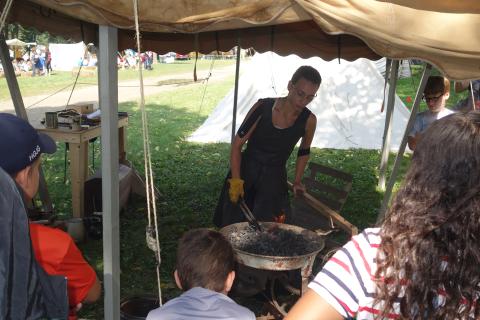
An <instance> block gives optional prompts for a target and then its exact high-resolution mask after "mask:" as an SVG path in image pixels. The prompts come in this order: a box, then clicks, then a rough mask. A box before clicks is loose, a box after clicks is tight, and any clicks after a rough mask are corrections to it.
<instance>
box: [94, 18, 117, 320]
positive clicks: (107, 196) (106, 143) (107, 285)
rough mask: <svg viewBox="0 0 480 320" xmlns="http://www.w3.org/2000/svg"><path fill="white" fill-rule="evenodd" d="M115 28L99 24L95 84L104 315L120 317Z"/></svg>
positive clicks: (113, 318) (111, 319)
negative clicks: (99, 139)
mask: <svg viewBox="0 0 480 320" xmlns="http://www.w3.org/2000/svg"><path fill="white" fill-rule="evenodd" d="M117 44H118V31H117V29H116V28H113V27H107V26H99V47H100V48H99V49H100V55H99V61H98V67H99V68H98V71H99V72H98V84H99V106H100V107H101V110H102V113H101V123H102V126H101V136H102V208H103V277H104V278H103V286H104V290H105V297H104V310H105V311H104V319H106V320H117V319H120V224H119V220H120V219H119V209H120V204H119V182H118V167H119V164H118V161H119V157H118V148H119V146H118V73H117V58H116V54H117Z"/></svg>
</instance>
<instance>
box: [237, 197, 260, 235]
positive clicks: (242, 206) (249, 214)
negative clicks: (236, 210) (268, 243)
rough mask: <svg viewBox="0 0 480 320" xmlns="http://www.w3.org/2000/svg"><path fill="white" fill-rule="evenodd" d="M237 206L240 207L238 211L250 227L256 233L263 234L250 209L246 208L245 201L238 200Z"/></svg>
mask: <svg viewBox="0 0 480 320" xmlns="http://www.w3.org/2000/svg"><path fill="white" fill-rule="evenodd" d="M238 204H239V205H240V210H242V213H243V215H244V216H245V218H247V221H248V222H249V223H250V225H252V226H253V227H254V228H255V229H257V230H258V231H260V232H263V228H262V227H261V226H260V224H259V223H258V221H257V219H256V218H255V216H254V215H253V213H252V211H250V208H248V206H247V204H246V203H245V200H244V199H243V198H240V199H239V201H238Z"/></svg>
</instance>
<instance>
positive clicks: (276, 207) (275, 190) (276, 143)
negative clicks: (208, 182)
mask: <svg viewBox="0 0 480 320" xmlns="http://www.w3.org/2000/svg"><path fill="white" fill-rule="evenodd" d="M321 81H322V79H321V77H320V74H319V73H318V71H317V70H316V69H314V68H312V67H310V66H302V67H300V68H298V69H297V71H295V73H294V74H293V76H292V79H291V80H290V81H289V83H288V95H287V96H286V97H282V98H267V99H260V100H259V101H258V102H257V103H255V105H253V107H252V108H251V110H250V111H249V112H248V114H247V116H246V117H245V120H244V121H243V123H242V125H241V126H240V128H239V130H238V132H237V135H236V136H235V139H234V141H233V143H232V147H231V153H230V172H229V174H228V175H227V178H226V179H225V183H224V186H223V189H222V192H221V195H220V199H219V202H218V205H217V208H216V210H215V216H214V224H215V225H216V226H218V227H223V226H226V225H229V224H232V223H236V222H242V221H245V218H244V216H243V214H242V213H241V211H240V208H239V206H238V204H237V202H238V200H239V199H240V198H244V199H245V202H246V204H247V205H248V206H249V208H250V209H251V210H252V212H253V214H254V215H255V217H256V218H257V219H258V220H260V221H281V220H284V217H285V214H286V213H288V212H289V209H290V204H289V201H288V186H287V170H286V162H287V160H288V158H289V156H290V154H291V153H292V150H293V148H294V147H295V145H296V144H297V142H298V141H299V140H300V139H302V141H301V144H300V148H299V151H298V155H297V162H296V169H295V179H294V193H295V194H296V193H298V192H303V191H305V187H304V186H303V185H302V183H301V179H302V176H303V173H304V170H305V167H306V165H307V162H308V159H309V154H310V145H311V143H312V139H313V135H314V133H315V128H316V124H317V119H316V117H315V115H314V114H313V113H312V112H311V111H310V110H309V109H308V108H306V106H307V105H308V104H309V103H310V102H311V101H312V100H313V99H314V98H315V96H316V94H317V90H318V88H319V87H320V83H321ZM247 141H248V143H247V147H246V149H245V151H243V152H242V147H243V145H244V144H245V143H246V142H247ZM282 217H283V218H282Z"/></svg>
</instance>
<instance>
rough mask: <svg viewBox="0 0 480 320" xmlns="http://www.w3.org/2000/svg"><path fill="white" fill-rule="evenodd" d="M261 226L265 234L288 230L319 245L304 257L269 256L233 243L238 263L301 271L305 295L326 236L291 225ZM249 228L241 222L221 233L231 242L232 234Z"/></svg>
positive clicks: (222, 230) (273, 224)
mask: <svg viewBox="0 0 480 320" xmlns="http://www.w3.org/2000/svg"><path fill="white" fill-rule="evenodd" d="M260 225H261V226H262V227H263V230H264V232H269V230H272V229H277V228H278V229H281V230H287V231H288V232H292V233H293V234H295V235H301V236H302V237H303V238H304V239H305V241H306V242H307V241H308V242H311V243H315V244H317V245H315V246H314V247H315V248H314V250H311V252H309V253H307V254H304V255H297V256H267V255H259V254H254V253H250V252H245V251H242V250H240V249H238V248H236V247H235V244H234V243H232V245H233V248H234V250H235V252H236V258H237V261H238V262H239V263H241V264H243V265H246V266H248V267H252V268H256V269H263V270H273V271H282V270H295V269H300V270H301V276H302V289H301V294H303V293H305V291H306V289H307V285H308V281H309V277H310V275H311V273H312V267H313V262H314V260H315V257H316V256H317V254H318V253H319V252H320V251H321V250H322V249H323V248H324V246H325V240H324V236H322V235H319V234H317V233H315V232H313V231H311V230H307V229H304V228H301V227H298V226H293V225H289V224H282V223H276V222H260ZM247 228H248V230H249V229H250V228H251V227H250V225H249V223H248V222H240V223H235V224H231V225H229V226H226V227H224V228H222V229H221V230H220V232H221V233H222V234H223V235H224V236H225V237H226V238H227V239H229V240H230V239H231V235H232V234H234V233H237V232H242V231H244V230H247Z"/></svg>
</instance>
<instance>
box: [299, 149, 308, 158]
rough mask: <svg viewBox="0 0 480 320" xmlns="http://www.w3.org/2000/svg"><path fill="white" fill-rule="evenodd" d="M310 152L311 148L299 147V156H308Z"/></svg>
mask: <svg viewBox="0 0 480 320" xmlns="http://www.w3.org/2000/svg"><path fill="white" fill-rule="evenodd" d="M309 154H310V148H305V149H298V153H297V157H301V156H308V155H309Z"/></svg>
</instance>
